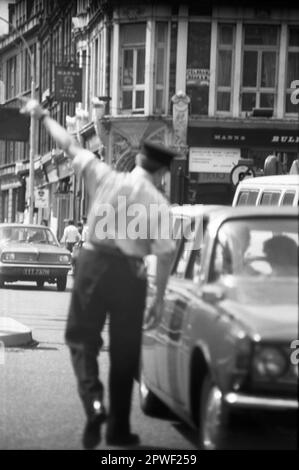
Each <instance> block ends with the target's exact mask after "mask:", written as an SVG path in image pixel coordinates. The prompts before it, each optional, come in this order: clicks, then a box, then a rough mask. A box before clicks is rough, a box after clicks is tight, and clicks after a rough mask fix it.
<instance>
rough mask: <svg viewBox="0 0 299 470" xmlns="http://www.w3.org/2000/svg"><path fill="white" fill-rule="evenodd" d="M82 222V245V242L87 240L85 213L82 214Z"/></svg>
mask: <svg viewBox="0 0 299 470" xmlns="http://www.w3.org/2000/svg"><path fill="white" fill-rule="evenodd" d="M82 224H83V229H82V237H81V241H82V246H83V245H84V243H85V242H86V241H87V238H88V225H87V217H86V216H85V215H83V217H82Z"/></svg>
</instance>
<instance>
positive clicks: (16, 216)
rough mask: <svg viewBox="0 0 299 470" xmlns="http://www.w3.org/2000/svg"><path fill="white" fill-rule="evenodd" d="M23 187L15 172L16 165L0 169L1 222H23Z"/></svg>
mask: <svg viewBox="0 0 299 470" xmlns="http://www.w3.org/2000/svg"><path fill="white" fill-rule="evenodd" d="M21 187H22V184H21V180H20V178H19V177H18V176H17V175H16V172H15V164H12V165H8V166H6V167H3V168H1V169H0V222H19V221H21V219H22V217H23V213H21V212H20V210H19V209H20V207H19V198H20V195H19V193H20V188H21Z"/></svg>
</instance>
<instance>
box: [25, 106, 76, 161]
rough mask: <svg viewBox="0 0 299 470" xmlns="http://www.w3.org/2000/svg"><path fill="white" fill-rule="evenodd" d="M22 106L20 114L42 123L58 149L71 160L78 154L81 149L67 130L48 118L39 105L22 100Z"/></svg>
mask: <svg viewBox="0 0 299 470" xmlns="http://www.w3.org/2000/svg"><path fill="white" fill-rule="evenodd" d="M22 101H23V103H24V105H23V107H22V108H21V110H20V112H21V113H23V114H29V115H31V116H33V117H35V118H36V119H37V120H40V121H42V122H43V125H44V126H45V128H46V129H47V131H48V132H49V134H50V135H51V136H52V137H53V139H54V140H55V141H56V142H57V144H58V145H59V147H60V148H62V149H63V150H64V151H65V152H66V153H67V155H68V156H69V157H70V158H71V159H73V158H75V156H76V155H77V154H78V151H79V150H81V149H82V147H81V146H80V145H79V143H78V142H77V141H76V140H75V139H74V138H73V137H72V136H71V135H70V134H69V133H68V132H67V130H66V129H65V128H64V127H63V126H61V125H60V124H59V123H58V122H57V121H55V120H54V119H52V118H51V117H50V116H49V111H48V110H46V109H44V108H42V106H41V105H40V103H39V102H38V101H36V100H31V99H30V100H25V99H22Z"/></svg>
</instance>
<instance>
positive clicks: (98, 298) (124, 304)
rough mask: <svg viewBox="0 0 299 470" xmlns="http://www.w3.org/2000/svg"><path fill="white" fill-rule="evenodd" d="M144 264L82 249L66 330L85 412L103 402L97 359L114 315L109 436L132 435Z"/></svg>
mask: <svg viewBox="0 0 299 470" xmlns="http://www.w3.org/2000/svg"><path fill="white" fill-rule="evenodd" d="M138 268H140V261H139V262H138V261H137V260H134V259H133V258H128V257H125V256H117V255H114V254H110V253H105V252H101V251H90V250H86V249H84V248H83V249H82V250H81V253H80V255H79V258H78V265H77V273H76V277H75V282H74V287H73V293H72V299H71V306H70V310H69V317H68V321H67V327H66V341H67V343H68V344H69V346H70V351H71V358H72V363H73V367H74V371H75V374H76V377H77V380H78V390H79V394H80V396H81V399H82V402H83V405H84V408H85V411H86V414H87V415H88V414H89V412H90V406H91V403H92V401H93V399H94V398H98V399H100V400H101V399H102V398H103V390H104V389H103V384H102V382H101V381H100V379H99V369H98V362H97V356H98V353H99V350H100V348H101V346H102V338H101V331H102V329H103V326H104V323H105V320H106V315H107V314H109V340H110V344H109V353H110V373H109V417H108V427H107V430H108V432H109V433H127V432H130V408H131V396H132V390H133V381H134V376H135V374H136V372H137V370H138V365H139V355H140V346H141V336H142V323H143V312H144V308H145V298H146V279H145V276H144V274H142V275H140V273H139V272H138Z"/></svg>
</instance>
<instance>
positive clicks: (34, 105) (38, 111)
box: [20, 98, 49, 119]
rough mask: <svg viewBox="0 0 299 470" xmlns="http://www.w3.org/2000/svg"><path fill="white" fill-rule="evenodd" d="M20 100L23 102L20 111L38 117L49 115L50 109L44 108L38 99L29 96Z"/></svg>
mask: <svg viewBox="0 0 299 470" xmlns="http://www.w3.org/2000/svg"><path fill="white" fill-rule="evenodd" d="M20 100H21V101H22V103H23V105H22V108H21V109H20V113H22V114H29V115H30V116H33V117H35V118H36V119H41V118H43V117H44V116H48V114H49V111H48V110H47V109H44V108H43V107H42V106H41V105H40V103H39V102H38V101H37V100H32V99H28V98H20Z"/></svg>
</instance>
